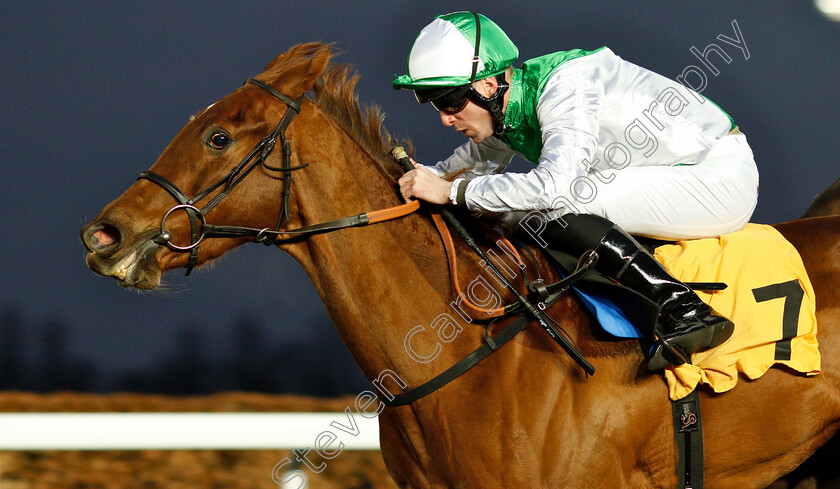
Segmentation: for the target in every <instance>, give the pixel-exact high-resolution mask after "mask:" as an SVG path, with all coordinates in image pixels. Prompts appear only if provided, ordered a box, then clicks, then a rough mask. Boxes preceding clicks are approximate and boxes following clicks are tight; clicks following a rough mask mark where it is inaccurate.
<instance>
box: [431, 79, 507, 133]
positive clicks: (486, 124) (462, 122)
mask: <svg viewBox="0 0 840 489" xmlns="http://www.w3.org/2000/svg"><path fill="white" fill-rule="evenodd" d="M473 88H474V89H475V90H476V91H477V92H478V93H480V94H482V95H483V96H485V97H489V96H490V95H492V94H493V93H495V92H496V89H497V88H498V83H497V82H496V78H495V77H490V78H485V79H484V80H479V81H477V82H475V83H473ZM439 113H440V121H441V122H442V123H443V125H444V126H447V127H450V126H452V127H454V128H455V130H456V131H458V132H460V133H461V134H463V135H464V136H466V137H468V138H470V139H472V140H473V141H474V142H476V143H480V142H482V141H484V140H485V139H487V138H489V137H490V136H492V135H493V118H492V117H491V116H490V112H488V111H487V109H485V108H483V107H481V106H479V105H476V104H475V102H473V101H472V100H469V101H468V102H467V105H466V106H465V107H464V108H463V110H460V111H459V112H457V113H455V114H452V113H449V112H447V111H443V110H441V111H439Z"/></svg>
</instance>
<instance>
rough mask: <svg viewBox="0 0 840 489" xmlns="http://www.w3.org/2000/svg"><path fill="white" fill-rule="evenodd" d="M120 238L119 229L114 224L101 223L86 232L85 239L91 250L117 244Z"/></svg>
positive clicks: (99, 249)
mask: <svg viewBox="0 0 840 489" xmlns="http://www.w3.org/2000/svg"><path fill="white" fill-rule="evenodd" d="M120 238H121V235H120V231H119V229H117V228H116V226H113V225H111V224H107V223H101V224H100V225H99V226H98V227H95V228H93V229H92V230H91V231H89V232H88V233H87V239H86V240H85V241H86V244H87V245H88V247H89V248H90V249H91V250H93V251H102V250H104V249H107V248H110V247H113V246H116V245H118V244H119V243H120Z"/></svg>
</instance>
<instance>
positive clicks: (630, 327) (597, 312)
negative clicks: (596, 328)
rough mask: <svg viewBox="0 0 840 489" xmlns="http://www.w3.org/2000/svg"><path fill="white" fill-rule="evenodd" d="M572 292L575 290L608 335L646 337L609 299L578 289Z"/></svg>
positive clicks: (573, 288) (574, 288)
mask: <svg viewBox="0 0 840 489" xmlns="http://www.w3.org/2000/svg"><path fill="white" fill-rule="evenodd" d="M572 290H574V292H575V294H576V295H577V297H578V299H580V301H581V302H583V305H585V306H586V308H587V309H589V312H591V313H592V314H593V315H594V316H595V319H597V320H598V324H600V325H601V327H602V328H604V330H605V331H606V332H607V333H609V334H611V335H613V336H617V337H619V338H643V337H644V335H642V333H641V332H640V331H639V329H638V328H636V326H635V325H634V324H633V323H632V322H630V320H629V319H627V316H626V315H625V314H624V312H623V311H622V310H621V309H619V308H618V306H616V305H615V304H614V303H613V302H612V301H611V300H609V299H608V298H606V297H603V296H600V295H593V294H587V293H586V292H582V291H580V290H579V289H578V288H577V287H572Z"/></svg>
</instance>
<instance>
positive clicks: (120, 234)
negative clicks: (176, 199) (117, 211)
mask: <svg viewBox="0 0 840 489" xmlns="http://www.w3.org/2000/svg"><path fill="white" fill-rule="evenodd" d="M131 234H132V233H131V232H130V231H127V229H126V228H125V227H124V226H122V225H121V224H120V223H117V222H115V221H110V220H107V219H101V220H98V221H94V222H92V223H90V224H88V225H86V226H85V227H83V228H82V230H81V233H80V237H81V240H82V243H83V244H84V245H85V248H86V249H87V251H88V254H87V258H86V262H87V266H88V268H90V269H91V270H92V271H93V272H94V273H96V274H97V275H102V276H104V277H114V278H116V279H117V282H118V283H119V284H120V285H121V286H123V287H134V288H138V289H148V290H150V289H154V288H156V287H158V286H159V285H160V276H161V269H160V267H159V266H158V264H157V260H156V255H157V253H158V251H159V250H160V249H161V248H163V247H162V246H161V245H160V244H158V243H157V242H155V240H154V237H155V236H156V235H157V234H158V233H157V231H156V230H148V231H144V232H142V233H139V234H137V235H136V236H134V237H133V238H131V237H130V236H131Z"/></svg>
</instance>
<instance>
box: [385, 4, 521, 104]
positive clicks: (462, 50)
mask: <svg viewBox="0 0 840 489" xmlns="http://www.w3.org/2000/svg"><path fill="white" fill-rule="evenodd" d="M476 19H478V21H479V22H480V24H479V25H478V29H477V28H476V27H477V26H476ZM476 42H478V48H477V49H476ZM476 51H477V53H476ZM476 54H478V56H477V57H478V60H477V62H474V60H475V57H476ZM518 56H519V49H517V47H516V45H514V44H513V42H512V41H511V40H510V38H508V36H507V34H505V33H504V31H503V30H502V29H501V28H499V26H497V25H496V24H495V23H494V22H493V21H492V20H490V19H488V18H487V17H485V16H483V15H481V14H474V13H472V12H453V13H450V14H446V15H441V16H439V17H437V18H436V19H435V20H434V21H433V22H432V23H431V24H429V25H427V26H426V27H424V28H423V30H422V31H420V34H419V35H418V36H417V39H416V40H415V41H414V45H413V46H412V48H411V53H410V54H409V55H408V74H406V75H402V76H400V77H397V78H396V79H395V80H394V81H393V83H392V84H393V86H394V88H395V89H400V88H404V89H409V90H417V89H420V90H422V89H424V88H436V87H455V86H461V85H465V84H468V83H471V82H473V81H475V80H481V79H483V78H487V77H491V76H494V75H498V74H500V73H503V72H504V71H505V70H506V69H507V67H508V66H510V65H511V64H512V63H513V61H514V60H515V59H516V58H517V57H518Z"/></svg>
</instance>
